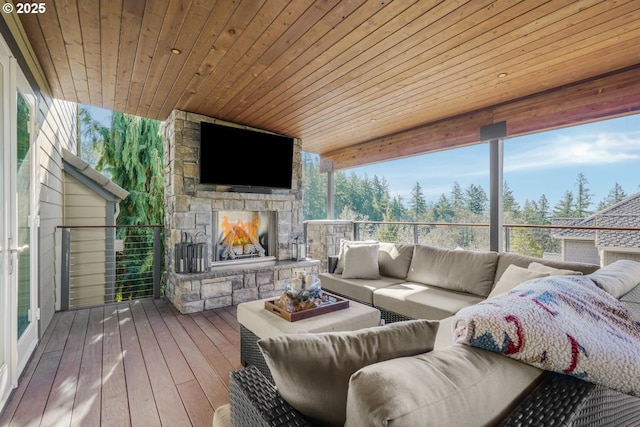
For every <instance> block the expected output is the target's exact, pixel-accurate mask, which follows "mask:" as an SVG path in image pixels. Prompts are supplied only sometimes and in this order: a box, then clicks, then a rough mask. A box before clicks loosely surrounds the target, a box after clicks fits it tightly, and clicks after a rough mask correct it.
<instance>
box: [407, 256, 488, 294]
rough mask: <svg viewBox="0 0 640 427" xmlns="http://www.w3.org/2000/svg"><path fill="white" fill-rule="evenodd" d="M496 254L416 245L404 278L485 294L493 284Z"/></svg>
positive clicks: (455, 289)
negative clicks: (407, 272)
mask: <svg viewBox="0 0 640 427" xmlns="http://www.w3.org/2000/svg"><path fill="white" fill-rule="evenodd" d="M497 263H498V254H497V253H496V252H475V251H465V250H462V251H459V250H450V249H444V248H436V247H433V246H426V245H416V246H415V247H414V248H413V258H412V259H411V266H410V267H409V274H408V275H407V281H409V282H418V283H424V284H426V285H434V286H439V287H441V288H446V289H451V290H454V291H460V292H469V293H471V294H474V295H478V296H481V297H486V296H487V295H489V292H491V288H492V287H493V278H494V277H495V274H496V265H497Z"/></svg>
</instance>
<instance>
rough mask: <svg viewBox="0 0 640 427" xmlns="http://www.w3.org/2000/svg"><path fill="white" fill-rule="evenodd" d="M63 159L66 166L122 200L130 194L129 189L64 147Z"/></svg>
mask: <svg viewBox="0 0 640 427" xmlns="http://www.w3.org/2000/svg"><path fill="white" fill-rule="evenodd" d="M62 159H63V160H64V163H65V166H67V167H72V168H73V169H75V170H76V171H77V172H78V173H80V174H81V175H83V176H85V177H86V178H88V179H89V180H90V181H91V182H93V183H94V184H95V185H96V186H97V187H98V188H101V189H102V190H104V191H106V192H107V193H110V194H112V195H113V196H115V197H116V198H117V199H119V200H122V199H124V198H125V197H127V196H128V195H129V192H128V191H127V190H125V189H124V188H122V187H120V186H119V185H117V184H116V183H115V182H113V181H111V180H110V179H109V178H107V177H106V176H104V175H102V174H101V173H100V172H98V171H97V170H95V169H93V168H92V167H91V166H89V163H87V162H85V161H84V160H82V159H81V158H80V157H78V156H76V155H75V154H73V153H72V152H71V151H69V150H66V149H64V148H63V149H62Z"/></svg>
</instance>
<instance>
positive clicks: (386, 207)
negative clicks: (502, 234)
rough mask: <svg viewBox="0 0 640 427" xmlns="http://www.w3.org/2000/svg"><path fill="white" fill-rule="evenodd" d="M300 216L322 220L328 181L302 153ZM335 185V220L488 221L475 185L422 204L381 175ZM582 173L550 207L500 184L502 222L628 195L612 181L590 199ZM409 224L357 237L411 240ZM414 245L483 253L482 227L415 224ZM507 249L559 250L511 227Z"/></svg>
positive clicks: (561, 213)
mask: <svg viewBox="0 0 640 427" xmlns="http://www.w3.org/2000/svg"><path fill="white" fill-rule="evenodd" d="M302 163H303V191H302V200H303V214H304V219H305V220H310V219H326V218H327V211H326V209H327V206H326V204H327V203H326V197H327V179H326V174H323V173H320V169H319V164H318V163H319V160H318V157H317V156H313V155H308V154H306V153H305V154H304V155H303V160H302ZM334 183H335V200H334V204H335V212H334V217H335V218H337V219H350V220H361V221H384V222H394V221H395V222H427V223H452V224H453V223H463V224H488V223H489V197H488V195H487V193H486V191H485V190H484V189H483V188H482V187H481V186H479V185H475V184H470V185H469V186H468V187H466V188H462V187H461V186H460V184H458V182H454V183H453V184H452V186H451V191H450V192H449V193H446V194H445V193H443V194H441V195H440V197H439V198H438V200H437V201H435V202H432V201H427V200H426V199H425V197H424V193H423V190H422V186H421V184H420V183H419V182H415V183H414V185H413V188H412V190H411V192H410V194H409V196H408V198H407V199H406V200H405V199H404V198H403V197H402V196H399V195H392V194H391V193H390V191H389V185H388V183H387V182H386V180H385V178H384V177H378V176H377V175H374V176H373V177H369V176H366V175H365V176H364V177H360V176H358V175H356V174H355V173H354V172H351V173H347V172H337V173H335V175H334ZM588 185H589V183H588V180H587V178H586V177H585V175H584V174H582V173H579V174H578V176H577V177H576V181H575V185H574V188H572V189H568V190H566V191H565V192H564V194H563V196H562V198H561V199H560V201H558V203H556V204H555V205H553V206H551V205H550V203H549V200H548V199H547V197H546V196H545V195H544V194H541V195H540V197H539V198H538V199H536V200H528V199H527V200H525V201H524V203H523V204H520V203H519V202H518V201H517V200H516V197H515V195H514V192H513V190H512V189H511V188H510V187H509V184H508V182H506V181H505V182H504V188H503V208H504V223H505V224H527V225H549V224H551V221H552V219H553V218H585V217H587V216H589V215H591V214H592V213H594V212H597V211H600V210H602V209H604V208H606V207H608V206H611V205H612V204H614V203H617V202H619V201H620V200H622V199H624V198H626V197H627V194H626V193H625V192H624V190H623V188H622V187H621V186H620V184H618V183H617V182H616V183H615V184H614V186H613V187H612V188H611V189H610V191H609V193H608V194H607V196H606V197H605V198H604V199H603V200H601V201H599V202H597V203H596V202H595V201H594V200H593V193H592V192H591V191H590V189H589V187H588ZM414 230H415V229H414V227H413V226H403V225H373V226H367V227H365V228H364V230H361V233H363V234H361V236H360V237H361V238H364V237H372V238H376V239H378V240H382V241H395V242H413V241H414V240H413V239H414V238H413V233H414ZM418 233H419V241H420V242H421V243H429V244H433V245H437V246H442V247H450V248H455V247H462V248H465V249H477V250H483V249H484V250H486V249H487V248H488V247H489V243H488V239H489V236H488V228H487V227H471V226H456V227H447V226H445V227H442V226H426V225H425V226H420V227H419V228H418ZM508 243H509V248H508V249H509V250H510V251H512V252H518V253H521V254H525V255H531V256H537V257H541V256H542V255H543V253H545V252H553V253H557V252H559V251H560V246H559V245H560V242H559V241H558V240H557V239H553V237H552V231H551V230H549V229H535V228H534V229H528V228H527V229H524V228H513V229H510V230H509V236H508Z"/></svg>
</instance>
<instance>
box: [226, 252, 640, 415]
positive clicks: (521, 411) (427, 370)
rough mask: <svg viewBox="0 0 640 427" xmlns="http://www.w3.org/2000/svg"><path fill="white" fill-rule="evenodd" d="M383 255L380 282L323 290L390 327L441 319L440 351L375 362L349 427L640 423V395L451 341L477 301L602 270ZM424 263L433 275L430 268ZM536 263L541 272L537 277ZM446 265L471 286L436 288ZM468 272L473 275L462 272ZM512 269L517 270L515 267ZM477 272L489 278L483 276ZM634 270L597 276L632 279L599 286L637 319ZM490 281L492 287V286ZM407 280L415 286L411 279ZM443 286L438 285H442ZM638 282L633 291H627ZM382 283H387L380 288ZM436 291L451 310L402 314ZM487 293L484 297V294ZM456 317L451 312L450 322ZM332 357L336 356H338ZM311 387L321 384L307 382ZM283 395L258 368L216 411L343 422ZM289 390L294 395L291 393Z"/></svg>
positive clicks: (357, 387) (330, 279)
mask: <svg viewBox="0 0 640 427" xmlns="http://www.w3.org/2000/svg"><path fill="white" fill-rule="evenodd" d="M408 252H411V257H410V259H409V260H408V259H407V258H406V257H408ZM425 252H426V253H429V254H430V255H431V256H432V257H435V258H436V259H437V260H438V262H437V263H433V262H432V263H429V262H428V261H426V260H425V259H424V258H420V257H423V256H425ZM465 252H466V253H465ZM402 254H404V255H405V258H403V257H402ZM416 254H417V256H418V257H416V256H415V255H416ZM379 255H380V256H379V272H378V274H381V275H382V276H381V278H379V279H375V278H349V277H347V278H342V277H339V276H341V274H340V273H335V272H334V273H327V274H324V275H323V276H322V277H323V279H322V280H323V286H325V284H329V283H331V285H328V286H326V287H325V289H329V290H330V291H333V292H335V293H339V294H341V295H344V296H347V297H351V298H353V299H357V300H359V301H361V302H364V303H369V304H371V305H375V306H376V307H377V308H379V309H381V311H382V312H383V313H384V314H385V318H386V320H387V321H388V322H390V323H393V324H394V325H401V324H407V323H411V322H404V321H403V320H409V319H411V318H413V317H412V316H414V315H416V314H417V317H420V316H422V317H425V318H428V317H434V316H436V315H437V316H439V318H440V324H439V329H438V331H437V335H436V337H435V340H434V342H433V350H429V351H425V352H423V353H420V354H415V355H413V356H409V357H392V358H389V359H387V360H383V361H380V362H377V363H372V364H369V365H366V366H363V367H362V368H360V369H359V370H358V371H356V372H355V373H353V375H351V376H350V378H349V381H348V394H347V396H346V399H345V400H346V414H345V419H346V423H345V424H344V425H345V426H351V427H356V426H394V427H401V426H442V425H447V426H471V425H473V426H482V425H492V426H494V425H498V426H542V425H549V426H550V425H562V426H596V425H611V426H632V425H640V399H639V398H637V397H633V396H630V395H628V394H623V393H620V392H618V391H614V390H612V389H610V388H607V387H603V386H601V385H596V384H593V383H590V382H586V381H582V380H580V379H577V378H575V377H571V376H567V375H559V374H555V373H552V372H549V371H543V370H541V369H538V368H536V367H534V366H530V365H528V364H524V363H522V362H519V361H517V360H513V359H511V358H509V357H505V356H502V355H500V354H496V353H494V352H490V351H486V350H482V349H479V348H473V347H470V346H467V345H459V344H455V345H454V344H452V324H451V321H452V319H453V316H452V315H453V314H454V313H455V312H457V311H458V310H459V309H460V308H462V307H466V306H469V304H476V303H473V302H472V301H473V300H474V299H476V298H477V299H478V301H483V300H485V299H486V298H487V297H489V298H491V297H493V296H495V295H498V296H499V295H502V292H504V291H506V290H509V289H510V288H512V287H513V286H515V285H517V284H518V282H519V281H520V282H521V281H523V280H525V279H527V278H528V277H543V276H544V277H546V275H548V274H549V272H550V271H551V272H553V274H571V273H572V272H576V271H577V272H580V273H582V274H585V275H589V274H590V273H592V272H594V271H595V270H598V268H597V266H593V265H587V264H576V263H559V262H550V261H542V260H539V259H536V258H530V257H523V256H520V255H516V254H490V255H486V253H475V252H474V253H471V252H469V251H447V250H443V249H440V248H430V247H427V248H426V249H425V248H424V247H419V248H418V249H417V250H416V247H411V251H409V249H407V248H406V247H404V246H399V245H387V244H382V245H380V251H379ZM350 259H352V258H350V257H347V258H346V261H347V262H348V261H349V260H350ZM418 259H420V260H421V262H420V264H418V263H417V261H415V260H418ZM398 260H401V261H402V262H403V263H404V265H406V266H407V270H406V271H407V276H406V277H405V278H404V279H400V278H398V277H394V276H393V275H394V274H395V275H396V276H397V275H401V274H402V273H401V272H399V270H398V269H397V267H398V265H400V264H397V265H392V264H390V263H391V262H399V261H398ZM452 260H457V261H458V262H462V260H464V263H465V264H452V262H453V261H452ZM369 261H370V260H369ZM366 262H367V261H365V262H364V264H366ZM425 262H426V263H427V264H426V265H428V266H429V269H426V268H424V266H425ZM532 263H534V265H533V267H534V268H533V269H532V270H529V268H528V267H529V266H532ZM364 264H361V265H360V266H359V267H358V268H357V269H356V270H358V269H359V272H356V273H357V275H359V274H361V273H362V274H363V275H366V274H367V272H366V270H367V269H368V268H370V266H369V267H363V265H364ZM541 264H542V265H543V266H544V265H546V266H547V267H552V268H553V269H554V270H547V271H546V272H541V271H540V270H544V267H541V266H540V265H541ZM635 264H637V263H635ZM438 265H448V267H449V268H450V271H453V269H454V266H455V267H457V268H456V272H455V273H454V274H453V277H456V280H459V281H460V282H464V283H465V284H463V285H461V286H465V287H466V288H465V289H459V288H456V289H451V287H454V286H457V285H455V284H454V285H450V283H451V282H446V281H437V280H440V278H439V277H438V274H434V272H435V273H437V272H439V271H440V270H439V269H438ZM464 265H466V266H467V268H463V267H461V266H464ZM510 265H513V266H514V267H509V266H510ZM469 266H474V267H476V268H482V269H484V270H486V271H482V272H479V271H478V270H476V269H475V268H469ZM478 266H481V267H478ZM345 267H346V269H347V276H349V275H350V274H352V273H353V270H350V269H349V267H348V264H343V265H342V268H343V272H344V268H345ZM412 268H413V271H411V270H412ZM394 269H396V270H395V272H394ZM633 269H634V273H633V274H631V275H627V274H626V272H625V271H624V268H623V269H622V271H621V269H620V268H617V269H616V268H611V269H608V268H607V267H605V268H604V269H600V270H598V271H597V272H596V273H595V274H600V273H601V272H602V277H604V279H605V280H609V279H611V280H612V282H613V283H614V285H615V284H616V281H617V279H618V277H616V276H623V280H624V281H626V285H625V288H624V291H623V292H618V294H615V292H611V291H610V290H609V289H607V288H606V286H605V287H604V288H603V287H602V286H600V284H598V286H600V287H601V288H602V289H604V290H605V291H607V292H608V293H609V294H611V295H614V294H615V295H614V296H615V297H616V298H618V299H619V301H620V302H622V304H623V305H624V306H625V307H626V308H627V309H628V310H629V312H631V313H632V314H633V315H634V316H635V317H636V318H638V319H640V285H638V282H640V265H634V266H633ZM525 270H526V271H525ZM605 270H607V271H605ZM514 271H517V272H518V274H519V276H518V278H517V279H514V276H513V274H512V273H513V272H514ZM390 272H391V275H389V273H390ZM429 274H431V276H429ZM523 274H524V275H523ZM528 275H530V276H528ZM372 276H373V275H372ZM490 276H491V283H490V285H488V284H487V283H488V282H489V279H488V278H489V277H490ZM592 276H593V275H590V276H589V277H592ZM408 278H411V280H407V279H408ZM416 279H420V280H416ZM341 280H342V282H340V281H341ZM376 280H381V281H380V282H376ZM543 280H546V279H543ZM589 280H591V279H589ZM435 281H437V283H438V284H439V285H440V286H435V285H434V284H433V283H434V282H435ZM390 282H391V283H390ZM392 282H395V283H392ZM630 282H632V283H633V286H629V283H630ZM382 283H384V284H385V286H381V284H382ZM469 283H474V284H477V283H480V284H481V285H482V284H483V283H484V285H482V286H484V287H482V286H481V287H477V288H473V286H469V285H468V284H469ZM594 283H595V278H594ZM442 285H445V286H442ZM446 286H449V287H446ZM385 289H386V294H383V295H384V296H385V297H386V298H378V297H376V295H377V294H378V293H379V292H380V290H385ZM434 289H435V290H436V292H434V293H432V294H429V295H434V296H433V299H434V300H436V301H443V302H445V303H446V304H442V305H441V306H440V307H433V306H432V305H429V304H426V305H425V307H424V308H422V307H421V308H420V309H418V308H416V307H415V306H414V307H411V308H406V309H405V308H403V307H404V306H403V305H402V304H401V302H404V303H407V301H408V303H413V304H414V305H415V304H417V303H416V302H417V301H418V302H419V301H428V298H426V296H425V295H421V296H420V298H417V297H415V295H416V294H418V293H420V292H422V291H426V292H428V291H430V290H434ZM479 289H482V291H479ZM469 291H471V292H469ZM445 292H450V293H451V295H449V296H446V295H447V294H445ZM479 292H482V293H486V295H478V293H479ZM394 293H397V295H398V296H396V299H397V300H398V301H399V302H396V301H393V302H390V298H391V295H394ZM458 297H460V298H458ZM454 301H458V302H457V303H455V302H454ZM458 307H460V308H458ZM418 310H424V311H418ZM420 313H423V314H420ZM434 313H435V314H434ZM438 313H440V314H438ZM448 313H450V314H449V315H448V316H447V314H448ZM396 321H399V322H398V323H396ZM422 322H424V321H422ZM388 327H389V326H384V327H382V328H380V329H384V328H388ZM374 329H377V328H374ZM302 339H303V340H304V339H305V338H304V337H303V338H302ZM341 339H342V338H341ZM267 348H268V347H267ZM365 348H366V345H365ZM315 357H322V355H320V356H315ZM348 357H350V356H348ZM332 358H334V359H335V358H336V357H335V355H333V356H332ZM316 360H319V359H316ZM338 360H340V358H339V357H338ZM274 378H275V379H276V384H278V376H277V375H274ZM308 387H314V385H313V384H308ZM319 387H320V386H319ZM325 387H326V385H325ZM281 392H282V393H283V394H284V391H283V390H280V391H279V390H278V389H277V388H276V386H275V385H274V384H272V383H271V382H270V381H269V380H267V379H266V378H265V377H264V376H263V375H262V373H260V371H259V370H258V369H257V368H256V367H253V366H250V367H248V368H246V369H242V370H239V371H235V372H233V373H232V374H231V380H230V405H228V406H226V407H223V408H220V409H219V410H217V411H216V414H215V417H214V427H221V426H227V425H233V426H316V425H342V424H336V423H330V424H326V423H323V422H322V420H320V421H319V420H318V419H313V418H310V417H309V416H306V415H303V414H302V413H301V412H299V411H297V410H296V409H294V408H293V407H292V406H291V405H290V403H289V402H288V401H287V400H285V399H284V398H283V397H282V396H281V394H280V393H281ZM287 392H288V393H289V396H291V394H290V391H287ZM336 394H338V393H336ZM291 401H293V400H291ZM294 406H296V407H298V406H297V405H294ZM334 410H335V409H334ZM305 413H306V412H305Z"/></svg>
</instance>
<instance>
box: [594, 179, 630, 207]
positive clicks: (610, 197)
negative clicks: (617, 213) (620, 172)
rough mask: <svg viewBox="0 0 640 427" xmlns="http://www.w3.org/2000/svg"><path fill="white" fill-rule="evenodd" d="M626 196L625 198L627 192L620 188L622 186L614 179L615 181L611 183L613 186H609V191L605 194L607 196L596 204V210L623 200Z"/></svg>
mask: <svg viewBox="0 0 640 427" xmlns="http://www.w3.org/2000/svg"><path fill="white" fill-rule="evenodd" d="M626 198H627V194H626V193H625V192H624V190H623V189H622V186H621V185H620V184H618V182H617V181H616V183H615V184H614V185H613V188H611V190H609V193H608V194H607V197H605V198H604V199H603V200H602V201H601V202H600V203H599V204H598V210H599V211H601V210H603V209H606V208H608V207H609V206H611V205H614V204H616V203H618V202H619V201H621V200H624V199H626Z"/></svg>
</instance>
